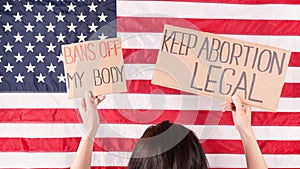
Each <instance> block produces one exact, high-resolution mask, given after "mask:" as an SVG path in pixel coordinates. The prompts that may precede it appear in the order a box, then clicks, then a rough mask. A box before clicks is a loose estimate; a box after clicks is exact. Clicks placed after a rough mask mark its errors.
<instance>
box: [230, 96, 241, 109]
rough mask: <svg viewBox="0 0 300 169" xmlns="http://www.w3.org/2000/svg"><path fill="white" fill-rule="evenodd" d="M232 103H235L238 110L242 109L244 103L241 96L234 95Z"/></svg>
mask: <svg viewBox="0 0 300 169" xmlns="http://www.w3.org/2000/svg"><path fill="white" fill-rule="evenodd" d="M232 101H233V103H234V105H235V107H236V109H237V110H240V109H242V102H241V99H240V97H239V96H237V95H233V96H232Z"/></svg>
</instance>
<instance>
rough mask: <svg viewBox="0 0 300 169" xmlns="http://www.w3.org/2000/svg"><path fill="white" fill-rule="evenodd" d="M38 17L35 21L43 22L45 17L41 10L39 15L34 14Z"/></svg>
mask: <svg viewBox="0 0 300 169" xmlns="http://www.w3.org/2000/svg"><path fill="white" fill-rule="evenodd" d="M34 17H35V18H36V21H35V22H39V21H40V22H43V18H44V15H41V13H40V12H39V13H38V14H37V15H35V16H34Z"/></svg>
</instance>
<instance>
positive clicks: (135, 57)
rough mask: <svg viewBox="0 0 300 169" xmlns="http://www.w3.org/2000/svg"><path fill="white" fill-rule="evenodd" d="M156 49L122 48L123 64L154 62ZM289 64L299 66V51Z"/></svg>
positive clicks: (292, 55) (293, 55)
mask: <svg viewBox="0 0 300 169" xmlns="http://www.w3.org/2000/svg"><path fill="white" fill-rule="evenodd" d="M157 56H158V50H157V49H123V57H124V63H125V64H155V63H156V60H157ZM289 66H294V67H296V66H299V67H300V52H292V54H291V58H290V63H289Z"/></svg>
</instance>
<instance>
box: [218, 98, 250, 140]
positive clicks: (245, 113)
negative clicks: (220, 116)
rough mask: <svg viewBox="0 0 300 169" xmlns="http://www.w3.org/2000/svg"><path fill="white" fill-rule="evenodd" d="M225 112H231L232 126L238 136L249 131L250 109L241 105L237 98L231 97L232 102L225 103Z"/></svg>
mask: <svg viewBox="0 0 300 169" xmlns="http://www.w3.org/2000/svg"><path fill="white" fill-rule="evenodd" d="M225 110H231V111H232V117H233V122H234V125H235V127H236V129H237V130H238V132H239V133H240V134H242V133H245V132H248V131H250V130H251V107H250V106H248V105H246V104H243V103H242V102H241V99H240V98H239V96H237V95H233V96H232V102H230V101H227V102H225V104H224V107H223V111H225Z"/></svg>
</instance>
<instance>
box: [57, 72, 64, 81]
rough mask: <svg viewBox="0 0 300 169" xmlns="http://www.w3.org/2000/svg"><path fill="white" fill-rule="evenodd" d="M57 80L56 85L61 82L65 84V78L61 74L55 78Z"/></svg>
mask: <svg viewBox="0 0 300 169" xmlns="http://www.w3.org/2000/svg"><path fill="white" fill-rule="evenodd" d="M57 78H58V83H61V82H63V83H65V82H66V81H65V76H64V75H63V74H62V73H61V74H60V75H59V76H57Z"/></svg>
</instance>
